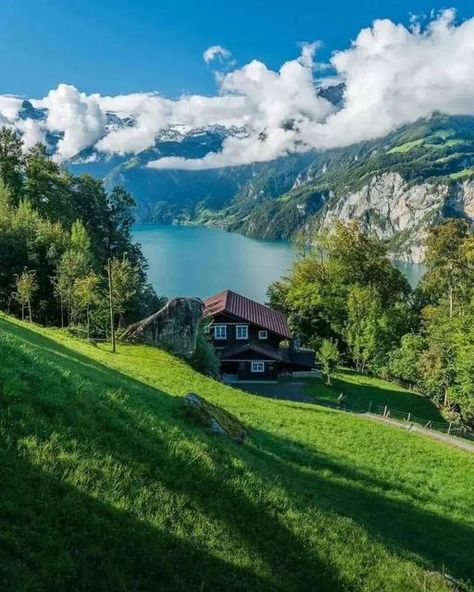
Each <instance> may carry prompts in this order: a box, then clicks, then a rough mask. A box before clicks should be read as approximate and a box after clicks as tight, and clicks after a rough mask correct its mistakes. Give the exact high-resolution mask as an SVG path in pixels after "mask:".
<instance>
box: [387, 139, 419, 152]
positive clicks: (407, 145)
mask: <svg viewBox="0 0 474 592" xmlns="http://www.w3.org/2000/svg"><path fill="white" fill-rule="evenodd" d="M424 142H425V138H419V139H418V140H412V141H411V142H405V143H404V144H400V145H399V146H394V147H393V148H391V149H390V150H387V154H405V152H408V151H409V150H411V149H412V148H416V147H417V146H421V145H422V144H423V143H424Z"/></svg>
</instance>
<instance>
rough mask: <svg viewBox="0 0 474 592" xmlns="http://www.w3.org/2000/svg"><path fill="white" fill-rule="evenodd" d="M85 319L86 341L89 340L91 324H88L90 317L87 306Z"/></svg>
mask: <svg viewBox="0 0 474 592" xmlns="http://www.w3.org/2000/svg"><path fill="white" fill-rule="evenodd" d="M86 318H87V339H90V338H91V330H90V327H91V324H90V316H89V305H87V310H86Z"/></svg>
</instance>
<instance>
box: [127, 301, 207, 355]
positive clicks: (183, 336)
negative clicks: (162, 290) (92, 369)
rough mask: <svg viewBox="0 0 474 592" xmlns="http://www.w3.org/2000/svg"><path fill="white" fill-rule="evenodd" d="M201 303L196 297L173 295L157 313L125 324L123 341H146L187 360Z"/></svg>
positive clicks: (194, 344)
mask: <svg viewBox="0 0 474 592" xmlns="http://www.w3.org/2000/svg"><path fill="white" fill-rule="evenodd" d="M203 310H204V304H203V302H202V300H200V299H199V298H173V299H172V300H170V301H169V302H167V304H166V305H165V306H164V307H163V308H162V309H161V310H159V311H158V312H155V313H154V314H152V315H151V316H149V317H148V318H146V319H143V320H142V321H138V323H134V324H133V325H130V326H129V327H127V329H126V330H125V332H124V333H123V334H122V336H121V340H122V341H128V342H132V343H148V344H150V345H155V346H156V347H162V348H164V349H167V350H168V351H170V352H171V353H173V354H176V355H178V356H181V357H183V358H186V359H190V358H191V357H192V356H193V354H194V352H195V350H196V339H197V335H198V331H199V323H200V321H201V318H202V312H203Z"/></svg>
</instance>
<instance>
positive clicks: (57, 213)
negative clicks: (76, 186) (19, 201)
mask: <svg viewBox="0 0 474 592" xmlns="http://www.w3.org/2000/svg"><path fill="white" fill-rule="evenodd" d="M24 168H25V180H24V189H23V199H25V200H27V201H28V202H30V204H31V205H32V206H33V207H34V208H35V209H36V210H37V211H38V212H39V213H40V214H41V215H42V216H44V217H46V218H48V219H50V220H54V221H60V222H62V223H64V224H68V223H69V222H70V219H71V216H72V206H71V203H70V199H69V195H68V176H67V174H65V173H63V171H61V169H60V167H59V166H58V164H57V163H56V162H54V161H53V160H52V158H51V157H50V156H49V155H48V154H47V152H46V147H45V146H44V145H43V144H36V145H35V146H33V147H32V148H30V150H28V152H27V153H26V156H25V167H24Z"/></svg>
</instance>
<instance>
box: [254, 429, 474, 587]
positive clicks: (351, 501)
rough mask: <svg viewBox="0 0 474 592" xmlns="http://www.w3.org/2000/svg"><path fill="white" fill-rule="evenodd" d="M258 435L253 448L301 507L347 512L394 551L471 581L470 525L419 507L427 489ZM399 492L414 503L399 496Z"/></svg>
mask: <svg viewBox="0 0 474 592" xmlns="http://www.w3.org/2000/svg"><path fill="white" fill-rule="evenodd" d="M257 437H258V439H259V441H260V443H259V446H252V447H251V454H252V455H254V456H255V457H256V458H258V459H260V460H263V461H264V463H265V464H269V465H273V470H274V472H275V474H278V475H279V477H280V479H281V480H282V481H283V483H284V486H285V488H286V489H287V491H288V493H289V494H290V495H291V493H292V491H293V492H294V493H295V496H294V497H293V498H292V499H293V500H294V502H295V505H297V506H299V508H300V509H301V510H304V509H307V508H308V507H311V506H314V507H315V508H318V509H323V510H325V511H327V512H335V513H336V514H337V515H339V516H346V517H349V518H351V519H352V520H353V521H354V523H356V524H358V525H360V526H362V527H363V528H364V529H365V530H366V531H367V532H368V533H370V534H371V535H372V536H373V537H374V538H376V539H378V540H380V541H382V542H383V543H384V544H385V545H386V546H387V547H388V548H389V549H391V550H392V551H393V552H395V553H396V554H397V555H399V556H403V555H406V552H407V551H408V552H410V553H413V554H415V557H416V556H418V557H421V558H423V563H422V566H423V567H424V568H426V569H435V570H438V571H443V569H444V568H446V570H447V572H448V573H449V574H451V575H453V576H455V577H457V578H460V579H462V580H465V581H471V582H473V581H474V563H473V561H472V552H473V549H474V547H473V540H474V528H472V527H469V526H468V525H466V524H463V523H461V522H459V521H453V520H451V519H449V518H447V517H443V516H440V515H439V514H437V513H434V512H429V511H427V510H424V509H423V508H422V507H418V504H419V505H420V506H428V505H430V503H431V501H432V500H431V499H430V497H429V495H427V494H420V493H418V492H417V491H415V490H414V489H413V488H411V487H407V486H401V485H400V484H395V483H389V482H387V481H384V480H382V479H376V478H373V477H372V476H370V475H367V474H366V473H364V472H362V471H359V470H357V469H354V468H353V467H352V466H346V465H343V464H342V463H340V462H337V461H335V460H334V459H331V458H329V457H328V456H327V455H324V454H318V453H316V452H314V450H311V449H309V448H308V447H307V446H304V445H303V444H301V443H299V442H295V441H292V440H288V439H284V438H281V437H275V436H274V435H272V434H269V433H268V432H264V431H260V433H259V434H258V435H257ZM296 493H299V494H300V495H296ZM302 493H303V496H301V494H302ZM402 495H404V496H406V497H410V498H411V500H413V503H407V502H404V501H401V500H400V497H401V496H402ZM302 500H304V502H303V504H304V505H303V506H302V505H301V501H302ZM464 510H465V512H467V513H468V510H466V508H464Z"/></svg>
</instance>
